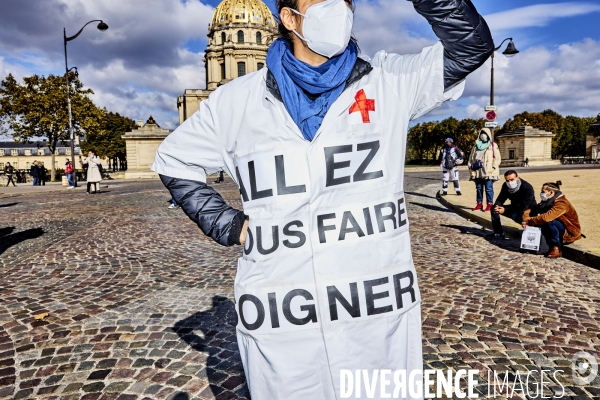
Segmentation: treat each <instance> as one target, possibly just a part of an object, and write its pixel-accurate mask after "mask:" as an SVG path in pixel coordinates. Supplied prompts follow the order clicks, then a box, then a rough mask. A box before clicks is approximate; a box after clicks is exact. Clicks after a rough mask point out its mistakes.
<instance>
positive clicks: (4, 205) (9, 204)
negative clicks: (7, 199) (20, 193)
mask: <svg viewBox="0 0 600 400" xmlns="http://www.w3.org/2000/svg"><path fill="white" fill-rule="evenodd" d="M17 204H19V203H6V204H0V208H4V207H12V206H16V205H17Z"/></svg>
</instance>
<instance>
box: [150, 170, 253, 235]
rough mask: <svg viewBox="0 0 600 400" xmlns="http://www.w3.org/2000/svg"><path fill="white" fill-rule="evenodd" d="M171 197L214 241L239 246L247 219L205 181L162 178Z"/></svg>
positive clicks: (161, 176) (162, 176)
mask: <svg viewBox="0 0 600 400" xmlns="http://www.w3.org/2000/svg"><path fill="white" fill-rule="evenodd" d="M160 179H161V180H162V183H163V184H164V185H165V186H166V188H167V189H169V192H171V196H173V199H174V200H175V201H176V202H177V204H178V205H179V206H181V208H182V209H183V211H184V212H185V213H186V214H187V216H188V217H190V219H191V220H192V221H194V222H195V223H196V224H197V225H198V226H199V227H200V229H201V230H202V232H204V234H205V235H207V236H210V237H211V238H213V240H214V241H215V242H217V243H219V244H222V245H224V246H232V245H234V244H240V233H241V232H242V227H243V225H244V221H245V219H246V216H245V215H244V212H243V211H239V210H236V209H234V208H232V207H230V206H228V205H227V204H226V203H225V200H223V198H222V197H221V195H220V194H219V193H217V192H216V191H215V190H214V189H213V188H211V187H210V186H208V185H207V184H206V183H204V182H197V181H191V180H187V179H177V178H171V177H168V176H164V175H160Z"/></svg>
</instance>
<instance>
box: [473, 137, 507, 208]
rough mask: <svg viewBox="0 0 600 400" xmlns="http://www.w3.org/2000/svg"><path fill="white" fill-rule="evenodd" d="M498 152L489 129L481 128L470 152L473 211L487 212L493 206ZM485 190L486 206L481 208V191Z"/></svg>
mask: <svg viewBox="0 0 600 400" xmlns="http://www.w3.org/2000/svg"><path fill="white" fill-rule="evenodd" d="M500 161H501V160H500V150H498V145H497V144H496V143H494V142H493V140H492V131H491V129H490V128H483V129H481V132H479V138H478V139H477V141H476V142H475V146H473V149H472V150H471V156H470V157H469V170H470V171H471V179H470V180H472V181H474V182H475V187H476V188H477V205H476V206H475V208H474V209H473V211H477V210H481V211H484V212H489V211H490V209H491V208H492V205H493V204H494V182H496V181H497V180H498V179H499V176H500ZM484 188H485V194H486V200H487V206H486V207H485V208H483V190H484Z"/></svg>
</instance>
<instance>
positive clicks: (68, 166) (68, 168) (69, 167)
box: [65, 158, 75, 189]
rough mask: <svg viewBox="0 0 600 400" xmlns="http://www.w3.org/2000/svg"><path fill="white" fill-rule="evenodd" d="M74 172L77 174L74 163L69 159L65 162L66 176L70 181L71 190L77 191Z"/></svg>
mask: <svg viewBox="0 0 600 400" xmlns="http://www.w3.org/2000/svg"><path fill="white" fill-rule="evenodd" d="M73 172H75V167H73V163H72V162H71V160H69V159H68V158H67V161H66V162H65V175H66V176H67V181H69V189H75V181H74V180H73Z"/></svg>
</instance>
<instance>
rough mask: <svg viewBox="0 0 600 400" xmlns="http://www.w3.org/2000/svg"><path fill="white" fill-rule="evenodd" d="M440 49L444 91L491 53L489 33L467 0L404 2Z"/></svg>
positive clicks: (482, 20) (483, 21)
mask: <svg viewBox="0 0 600 400" xmlns="http://www.w3.org/2000/svg"><path fill="white" fill-rule="evenodd" d="M408 1H412V2H413V4H414V7H415V10H416V11H417V12H418V13H419V14H421V15H422V16H423V17H425V18H426V19H427V21H428V22H429V24H430V25H431V27H432V28H433V32H434V33H435V34H436V36H437V37H438V38H439V39H440V41H441V42H442V44H443V46H444V88H445V90H448V89H451V88H452V87H454V86H455V85H457V84H458V83H460V82H461V81H462V80H463V79H465V78H466V77H467V75H469V74H470V73H471V72H473V71H475V70H476V69H477V68H479V67H480V66H481V65H482V64H483V63H484V62H485V61H486V60H487V59H488V58H489V57H490V55H491V54H492V52H493V51H494V41H493V39H492V34H491V32H490V29H489V28H488V26H487V24H486V22H485V20H484V19H483V17H482V16H481V15H479V13H478V12H477V10H476V9H475V7H474V6H473V4H472V3H471V1H470V0H408Z"/></svg>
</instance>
